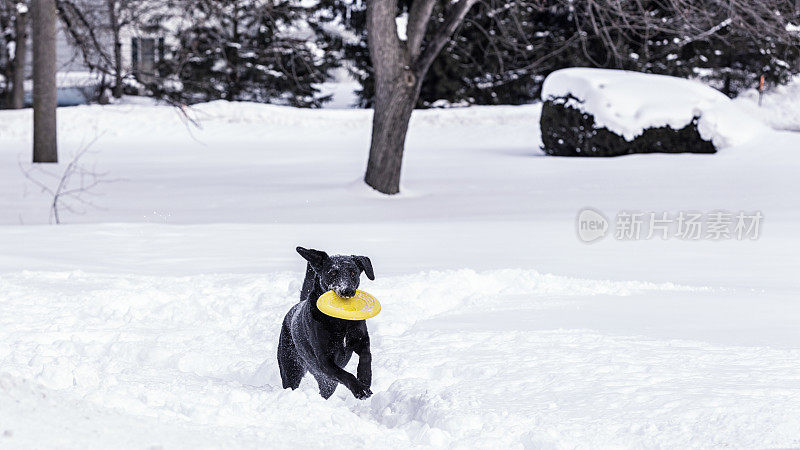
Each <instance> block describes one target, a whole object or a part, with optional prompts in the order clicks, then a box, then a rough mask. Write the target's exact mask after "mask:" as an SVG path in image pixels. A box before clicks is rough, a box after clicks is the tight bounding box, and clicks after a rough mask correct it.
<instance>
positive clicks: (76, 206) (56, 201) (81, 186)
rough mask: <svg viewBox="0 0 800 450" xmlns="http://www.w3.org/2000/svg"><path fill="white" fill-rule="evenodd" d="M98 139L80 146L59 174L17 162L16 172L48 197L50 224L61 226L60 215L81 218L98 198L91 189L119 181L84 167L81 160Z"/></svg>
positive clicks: (94, 206) (97, 136)
mask: <svg viewBox="0 0 800 450" xmlns="http://www.w3.org/2000/svg"><path fill="white" fill-rule="evenodd" d="M99 137H100V136H99V135H96V136H95V137H94V139H92V140H91V141H90V142H88V143H86V144H84V145H82V146H81V147H80V148H79V149H78V151H77V152H75V154H74V155H73V157H72V160H71V161H70V162H69V164H67V167H65V168H64V171H63V172H61V173H55V172H51V171H49V170H45V169H42V168H41V167H37V166H36V165H33V166H31V167H25V165H24V164H23V163H22V162H21V161H20V163H19V166H20V170H21V171H22V174H23V175H24V176H25V178H27V179H28V180H29V181H30V182H31V183H33V184H34V185H36V186H37V187H38V188H39V189H40V190H41V191H42V192H44V193H45V194H47V195H48V197H50V220H51V223H52V222H55V223H56V224H60V223H62V217H61V214H62V212H63V211H67V212H70V213H73V214H83V213H85V212H86V211H87V209H88V208H97V206H96V205H95V204H94V203H92V201H91V197H92V196H96V195H98V194H97V193H96V192H94V188H95V187H97V186H98V185H100V184H102V183H111V182H114V181H119V180H112V179H109V178H108V177H107V175H108V174H107V173H102V172H98V171H97V170H96V169H95V168H94V167H89V166H87V165H86V164H84V162H83V160H82V158H83V157H84V156H85V155H86V154H87V153H89V152H90V149H91V147H92V145H93V144H94V143H95V142H96V141H97V139H99Z"/></svg>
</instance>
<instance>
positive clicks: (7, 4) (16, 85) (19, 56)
mask: <svg viewBox="0 0 800 450" xmlns="http://www.w3.org/2000/svg"><path fill="white" fill-rule="evenodd" d="M27 54H28V5H27V4H26V2H25V1H23V0H19V1H14V0H0V74H2V75H3V76H4V77H5V78H6V86H5V91H6V92H5V94H6V98H5V105H4V106H5V107H6V108H9V109H20V108H22V107H23V106H24V93H25V86H24V83H25V65H26V63H27Z"/></svg>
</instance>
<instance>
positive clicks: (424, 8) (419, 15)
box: [406, 0, 436, 61]
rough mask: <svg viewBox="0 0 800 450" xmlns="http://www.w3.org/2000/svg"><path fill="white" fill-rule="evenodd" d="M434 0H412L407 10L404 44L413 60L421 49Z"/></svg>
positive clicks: (434, 3)
mask: <svg viewBox="0 0 800 450" xmlns="http://www.w3.org/2000/svg"><path fill="white" fill-rule="evenodd" d="M434 5H436V0H414V2H413V3H412V4H411V10H410V11H409V12H408V25H406V36H407V38H408V40H407V41H406V46H407V47H408V54H409V56H410V57H411V60H412V61H413V60H415V59H416V58H417V57H418V56H419V53H420V50H422V40H423V39H424V38H425V31H426V30H427V29H428V21H430V20H431V13H432V12H433V7H434Z"/></svg>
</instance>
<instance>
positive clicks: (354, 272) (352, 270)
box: [350, 269, 356, 277]
mask: <svg viewBox="0 0 800 450" xmlns="http://www.w3.org/2000/svg"><path fill="white" fill-rule="evenodd" d="M350 276H351V277H354V276H356V270H355V269H350Z"/></svg>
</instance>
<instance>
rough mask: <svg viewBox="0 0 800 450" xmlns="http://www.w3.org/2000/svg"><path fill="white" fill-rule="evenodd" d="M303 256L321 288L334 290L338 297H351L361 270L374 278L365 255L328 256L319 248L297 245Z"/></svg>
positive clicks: (356, 287)
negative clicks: (314, 273)
mask: <svg viewBox="0 0 800 450" xmlns="http://www.w3.org/2000/svg"><path fill="white" fill-rule="evenodd" d="M297 253H300V256H302V257H303V259H305V260H306V261H308V264H309V265H311V268H312V269H313V270H314V272H316V274H317V280H319V283H320V285H321V286H322V289H324V290H325V291H333V292H336V294H337V295H339V296H340V297H345V298H351V297H353V296H354V295H356V289H358V284H359V282H360V281H361V272H364V273H365V274H366V275H367V278H369V279H370V280H374V279H375V274H374V273H373V272H372V262H371V261H370V260H369V258H367V257H366V256H356V255H349V256H347V255H334V256H328V254H327V253H325V252H323V251H321V250H312V249H306V248H303V247H297Z"/></svg>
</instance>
